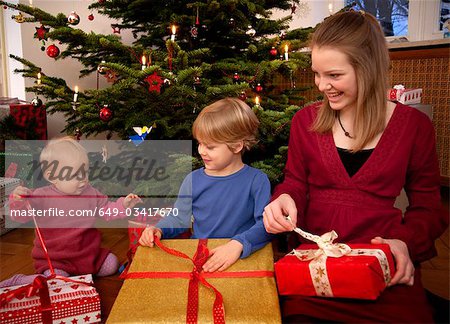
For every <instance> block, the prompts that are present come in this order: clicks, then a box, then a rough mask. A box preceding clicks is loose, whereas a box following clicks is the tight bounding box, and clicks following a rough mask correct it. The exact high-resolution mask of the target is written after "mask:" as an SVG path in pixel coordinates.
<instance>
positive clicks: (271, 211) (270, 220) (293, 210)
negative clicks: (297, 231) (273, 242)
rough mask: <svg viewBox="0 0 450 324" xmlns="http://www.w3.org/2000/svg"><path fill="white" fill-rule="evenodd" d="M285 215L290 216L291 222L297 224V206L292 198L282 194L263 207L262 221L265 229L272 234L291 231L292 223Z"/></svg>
mask: <svg viewBox="0 0 450 324" xmlns="http://www.w3.org/2000/svg"><path fill="white" fill-rule="evenodd" d="M286 216H289V217H290V218H291V220H292V223H293V224H297V207H296V206H295V202H294V199H292V197H291V196H289V195H288V194H282V195H280V196H279V197H278V198H277V199H275V200H274V201H272V202H271V203H270V204H268V205H267V206H266V208H264V213H263V222H264V227H265V228H266V231H267V232H268V233H272V234H277V233H281V232H288V231H292V230H293V227H292V223H291V222H290V221H288V220H287V219H286Z"/></svg>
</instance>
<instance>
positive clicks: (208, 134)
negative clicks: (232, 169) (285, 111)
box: [192, 98, 259, 151]
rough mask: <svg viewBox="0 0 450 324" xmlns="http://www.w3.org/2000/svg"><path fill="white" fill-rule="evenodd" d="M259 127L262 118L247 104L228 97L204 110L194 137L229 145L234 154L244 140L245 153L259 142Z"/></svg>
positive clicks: (196, 122) (194, 130) (195, 125)
mask: <svg viewBox="0 0 450 324" xmlns="http://www.w3.org/2000/svg"><path fill="white" fill-rule="evenodd" d="M258 126H259V120H258V118H257V117H256V115H255V113H254V112H253V110H252V109H251V108H250V107H249V106H248V105H247V104H246V103H245V102H243V101H242V100H240V99H237V98H225V99H221V100H218V101H216V102H214V103H213V104H211V105H209V106H207V107H205V108H203V109H202V111H201V112H200V114H199V115H198V117H197V119H196V120H195V122H194V125H193V126H192V134H193V136H194V138H195V139H197V140H198V141H204V142H206V143H207V142H216V143H224V144H227V146H228V147H229V148H230V150H232V151H233V150H234V148H235V147H236V146H235V145H236V144H237V143H238V142H240V141H243V143H244V148H243V151H245V150H249V149H250V148H251V147H252V146H253V145H255V144H256V143H257V142H258V141H257V139H256V136H257V132H258Z"/></svg>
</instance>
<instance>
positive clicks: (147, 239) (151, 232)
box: [139, 226, 162, 247]
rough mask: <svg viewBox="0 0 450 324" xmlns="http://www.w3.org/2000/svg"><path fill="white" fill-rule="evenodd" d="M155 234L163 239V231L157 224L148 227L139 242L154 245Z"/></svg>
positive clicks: (143, 244) (144, 244)
mask: <svg viewBox="0 0 450 324" xmlns="http://www.w3.org/2000/svg"><path fill="white" fill-rule="evenodd" d="M155 236H157V237H158V238H159V239H161V236H162V231H161V230H160V229H159V228H157V227H155V226H150V227H147V228H146V229H145V230H144V231H143V232H142V235H141V237H140V238H139V244H140V245H142V246H149V247H153V246H154V245H155Z"/></svg>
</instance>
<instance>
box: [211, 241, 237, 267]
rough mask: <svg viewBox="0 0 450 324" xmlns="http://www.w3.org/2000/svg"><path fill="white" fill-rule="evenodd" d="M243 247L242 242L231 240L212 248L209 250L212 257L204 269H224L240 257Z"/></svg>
mask: <svg viewBox="0 0 450 324" xmlns="http://www.w3.org/2000/svg"><path fill="white" fill-rule="evenodd" d="M243 248H244V247H243V246H242V244H241V243H240V242H238V241H236V240H231V241H230V242H228V243H226V244H224V245H221V246H218V247H216V248H215V249H212V250H211V251H210V252H209V253H210V257H209V259H208V261H206V263H205V264H204V265H203V271H205V272H214V271H217V270H218V271H224V270H225V269H226V268H228V267H229V266H231V265H232V264H233V263H235V262H236V261H237V260H238V259H239V257H240V256H241V253H242V250H243Z"/></svg>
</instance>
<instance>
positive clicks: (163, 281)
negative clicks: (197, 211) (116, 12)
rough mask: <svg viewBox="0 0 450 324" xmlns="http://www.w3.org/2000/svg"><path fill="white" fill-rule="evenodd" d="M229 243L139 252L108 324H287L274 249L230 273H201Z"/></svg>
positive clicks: (190, 243)
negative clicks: (275, 275)
mask: <svg viewBox="0 0 450 324" xmlns="http://www.w3.org/2000/svg"><path fill="white" fill-rule="evenodd" d="M228 241H229V240H226V239H210V240H194V239H184V240H178V239H172V240H163V241H161V242H159V240H156V242H157V244H158V246H157V247H154V248H149V247H142V246H140V247H138V249H137V251H136V254H135V256H134V259H133V262H132V264H131V266H130V268H129V271H128V273H127V275H126V277H125V282H124V284H123V286H122V288H121V290H120V292H119V295H118V296H117V299H116V301H115V303H114V306H113V308H112V310H111V313H110V315H109V317H108V320H107V323H126V322H128V323H185V322H188V323H196V322H199V323H224V322H226V323H281V316H280V310H279V304H278V295H277V291H276V285H275V280H274V278H273V254H272V247H271V245H270V244H269V245H267V246H266V247H264V248H263V249H261V250H259V251H256V252H255V253H254V254H252V255H251V256H249V257H248V258H245V259H240V260H238V261H237V262H236V263H235V264H233V265H232V266H231V267H230V268H228V269H227V270H226V271H223V272H213V273H204V272H202V271H201V269H202V265H203V264H204V262H206V260H207V258H208V255H209V249H213V248H215V247H217V246H219V245H222V244H224V243H226V242H228ZM161 243H163V244H161Z"/></svg>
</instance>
